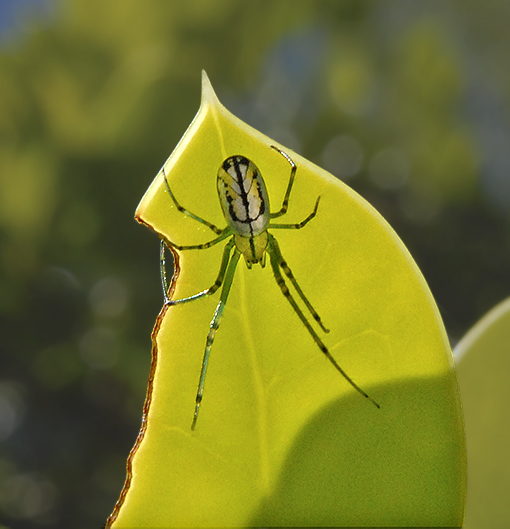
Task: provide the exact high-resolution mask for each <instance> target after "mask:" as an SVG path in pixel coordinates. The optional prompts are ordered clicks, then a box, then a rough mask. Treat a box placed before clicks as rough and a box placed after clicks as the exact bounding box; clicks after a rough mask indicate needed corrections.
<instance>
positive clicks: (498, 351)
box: [454, 299, 510, 529]
mask: <svg viewBox="0 0 510 529" xmlns="http://www.w3.org/2000/svg"><path fill="white" fill-rule="evenodd" d="M454 352H455V363H456V365H457V374H458V377H459V385H460V391H461V395H462V405H463V408H464V419H465V423H466V443H467V455H468V470H469V480H468V491H467V492H468V494H467V505H466V524H465V527H466V528H467V529H476V528H478V527H484V528H487V529H492V528H497V527H505V525H507V523H508V492H509V491H510V458H509V457H508V447H509V446H510V422H509V420H508V415H509V412H508V410H509V408H510V384H509V381H508V379H509V376H510V299H506V300H505V301H503V302H501V303H500V304H499V305H497V306H496V307H494V308H493V309H492V310H491V311H490V312H489V313H488V314H486V315H485V316H484V317H483V318H482V319H481V320H480V321H479V322H477V323H476V324H475V325H474V327H473V328H472V329H470V331H469V332H468V333H467V334H466V336H465V337H464V338H463V339H462V340H461V341H460V342H459V343H458V345H457V346H456V348H455V351H454Z"/></svg>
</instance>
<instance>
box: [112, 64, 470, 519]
mask: <svg viewBox="0 0 510 529" xmlns="http://www.w3.org/2000/svg"><path fill="white" fill-rule="evenodd" d="M176 104H178V103H176ZM271 145H275V142H274V141H272V140H270V139H269V138H267V137H266V136H264V135H263V134H261V133H259V132H257V131H255V130H254V129H252V128H250V127H249V126H248V125H246V124H245V123H243V122H241V121H240V120H239V119H237V118H236V117H234V116H233V115H232V114H230V113H229V112H228V111H227V110H226V109H225V108H224V107H223V106H222V105H221V104H220V103H219V102H218V100H217V99H216V96H215V94H214V92H213V90H212V87H211V85H210V83H209V80H208V79H207V76H205V74H204V76H203V85H202V104H201V107H200V110H199V112H198V114H197V116H196V117H195V119H194V121H193V123H192V124H191V126H190V128H189V129H188V131H187V132H186V133H185V135H184V137H183V138H182V140H181V142H180V143H179V145H178V146H177V148H176V149H175V151H174V152H173V153H172V155H171V156H170V158H169V159H168V160H167V162H166V163H165V166H164V167H165V172H166V174H167V175H168V181H169V183H170V186H171V188H172V192H173V193H174V194H175V196H176V197H177V199H178V200H179V202H180V203H181V204H182V205H183V206H184V207H186V208H188V209H189V210H191V211H192V212H193V213H194V214H195V215H199V216H200V217H202V218H205V219H207V220H208V221H209V222H212V223H214V224H215V225H217V226H219V227H224V226H225V225H226V221H225V219H224V218H223V216H222V213H221V209H220V204H219V201H218V197H217V193H216V174H217V171H218V168H219V167H220V165H221V163H222V162H223V160H224V159H225V158H227V157H228V156H232V155H235V154H242V155H244V156H246V157H248V158H249V159H251V160H253V161H254V162H255V163H256V165H257V166H258V168H259V169H260V171H261V173H262V174H263V175H264V178H265V181H266V184H267V186H268V190H269V196H270V200H271V210H272V211H277V210H278V209H279V208H280V206H281V204H282V200H283V196H284V193H285V189H286V186H287V182H288V179H289V164H288V163H287V161H286V160H285V159H284V158H283V157H282V156H281V155H280V154H279V153H277V152H276V151H275V150H273V149H271V148H270V146H271ZM282 149H283V150H285V151H286V152H288V153H289V154H290V155H291V156H292V158H293V159H294V161H295V162H296V164H297V174H296V181H295V185H294V188H293V191H292V195H291V198H290V206H289V210H288V212H287V214H286V215H285V216H284V217H281V219H282V220H281V222H289V223H295V222H299V221H302V220H303V219H304V218H306V217H307V215H309V214H310V213H311V212H312V210H313V207H314V204H315V201H316V198H317V197H318V196H319V195H320V196H321V202H320V206H319V210H318V212H317V215H316V217H315V218H314V219H313V220H311V221H310V222H309V224H307V225H306V226H305V227H304V228H303V229H300V230H274V231H273V234H274V235H275V237H276V238H277V240H278V241H279V243H280V247H281V250H282V253H283V256H284V257H285V259H286V261H287V263H288V265H289V266H290V267H291V269H292V271H293V272H294V275H295V277H296V278H297V280H298V282H299V284H300V286H301V287H302V289H303V291H304V292H305V294H306V295H307V296H308V298H309V299H310V301H311V303H312V304H313V305H314V307H315V308H316V309H317V311H318V312H319V314H320V315H321V317H322V319H323V321H324V322H325V325H326V326H327V327H329V328H330V329H331V332H330V333H329V334H325V333H323V332H322V331H320V329H318V330H317V332H318V333H320V336H321V337H322V338H323V340H324V342H325V344H326V345H327V347H328V348H329V349H330V351H331V353H332V354H333V356H334V357H335V358H336V360H337V361H338V363H339V364H340V365H341V366H342V368H343V369H345V371H346V372H347V373H348V374H349V376H351V377H352V378H353V380H354V381H355V382H356V383H357V384H359V385H360V386H361V387H362V388H363V389H364V390H365V391H366V392H367V393H369V394H370V396H371V397H373V398H374V399H375V400H376V401H377V402H378V403H379V404H380V406H381V408H380V409H377V408H376V407H375V406H374V405H372V404H371V403H370V402H369V401H368V400H367V399H365V398H363V397H362V396H361V395H360V394H359V393H358V392H356V391H355V390H354V389H353V388H352V386H350V385H349V384H348V383H347V381H346V380H345V379H344V378H343V377H342V376H341V375H340V374H339V373H338V372H337V371H336V370H335V368H334V367H333V366H332V364H331V363H330V362H329V361H328V360H327V359H326V358H325V356H324V355H323V354H322V352H321V351H320V350H319V348H318V347H317V345H316V344H315V343H314V341H313V340H312V338H311V336H310V335H309V333H308V332H307V330H306V328H305V327H304V326H303V324H302V322H301V321H300V320H299V319H298V317H297V315H296V313H295V312H294V311H293V309H292V307H291V306H290V304H289V303H288V301H287V300H286V299H285V297H284V296H283V295H282V293H281V291H280V288H279V287H278V285H277V283H276V281H275V279H274V277H273V274H272V271H271V268H270V266H269V265H268V266H266V267H265V268H261V267H260V266H258V265H254V266H253V268H252V269H251V270H248V269H247V267H246V266H245V264H244V262H242V260H241V261H240V262H239V264H238V267H237V271H236V276H235V279H234V283H233V287H232V290H231V292H230V297H229V299H228V303H227V306H226V309H225V313H224V316H223V319H222V321H221V326H220V328H219V330H218V332H217V334H216V341H215V343H214V346H213V348H212V353H211V359H210V363H209V370H208V373H207V379H206V383H205V392H204V399H203V401H202V407H201V411H200V416H199V419H198V423H197V427H196V430H195V431H191V428H190V427H191V420H192V417H193V411H194V403H195V395H196V391H197V383H198V376H199V373H200V367H201V362H202V355H203V351H204V346H205V340H206V335H207V333H208V329H209V324H210V321H211V319H212V316H213V313H214V311H215V307H216V304H217V302H218V297H219V296H218V293H217V294H216V295H215V296H212V297H210V298H204V299H200V300H196V301H193V302H191V303H187V304H182V305H177V306H172V307H168V308H163V310H162V312H161V314H160V317H159V319H158V321H157V323H156V328H155V332H154V348H153V378H152V377H151V382H150V384H149V391H148V398H147V402H146V411H147V416H146V418H144V421H145V419H146V421H147V422H146V423H145V422H144V427H145V425H146V426H147V428H146V430H144V428H142V433H141V435H140V437H139V446H138V445H137V449H136V450H135V451H134V452H133V456H132V458H131V463H132V469H131V468H130V469H129V478H128V482H127V485H126V487H125V488H124V491H123V494H122V496H121V500H120V501H119V504H118V506H117V507H116V510H115V512H114V514H113V515H112V517H111V518H110V520H109V521H110V523H113V527H115V528H121V527H243V526H279V525H287V526H299V525H305V526H320V525H322V526H339V525H347V526H355V525H376V526H389V525H404V526H408V525H409V526H418V525H422V526H423V525H425V526H433V525H436V526H455V525H460V524H461V522H462V518H463V509H464V495H465V451H464V433H463V424H462V416H461V411H460V402H459V396H458V388H457V382H456V377H455V373H454V367H453V361H452V356H451V351H450V348H449V345H448V341H447V338H446V335H445V332H444V329H443V325H442V322H441V319H440V316H439V314H438V311H437V308H436V305H435V303H434V300H433V299H432V296H431V294H430V292H429V289H428V287H427V285H426V283H425V281H424V279H423V277H422V275H421V274H420V272H419V270H418V268H417V266H416V264H415V263H414V261H413V260H412V258H411V257H410V255H409V253H408V252H407V250H406V248H405V247H404V246H403V244H402V242H401V241H400V240H399V238H398V237H397V235H396V234H395V233H394V232H393V230H392V229H391V228H390V227H389V226H388V224H387V223H386V222H385V221H384V220H383V219H382V217H381V216H380V215H379V214H378V213H377V212H376V211H375V210H374V209H373V208H372V207H371V206H370V205H369V204H367V203H366V202H365V201H364V200H363V199H362V198H360V197H359V196H358V195H357V194H356V193H354V192H353V191H352V190H351V189H349V188H348V187H347V186H345V185H344V184H343V183H341V182H339V181H338V180H337V179H335V178H334V177H333V176H331V175H330V174H328V173H326V172H325V171H323V170H322V169H320V168H318V167H316V166H315V165H313V164H312V163H310V162H308V161H307V160H305V159H304V158H302V157H301V156H299V155H297V154H295V153H293V152H290V151H288V150H287V149H285V148H284V147H283V146H282ZM136 217H137V219H138V220H139V221H140V222H142V223H144V224H146V225H148V226H150V227H151V228H152V229H154V231H156V232H157V233H161V234H163V235H164V236H165V237H166V238H167V239H169V240H170V241H173V242H174V243H176V244H179V245H190V244H200V243H204V242H206V241H208V240H211V239H213V238H214V237H215V235H214V234H213V233H212V231H210V230H209V229H208V228H207V227H205V226H204V225H203V224H200V223H199V222H197V221H196V220H194V219H193V218H190V217H189V216H185V215H183V213H181V212H179V211H178V210H177V208H176V207H175V206H174V204H173V202H172V200H171V198H170V197H169V195H168V192H167V191H166V188H165V184H164V180H163V177H162V173H160V174H158V176H157V177H156V179H155V181H154V182H153V183H152V185H151V186H150V188H149V189H148V191H147V193H146V195H145V196H144V198H143V199H142V202H141V203H140V205H139V207H138V210H137V213H136ZM279 222H280V220H279ZM224 245H225V243H221V244H219V245H217V246H213V247H212V248H209V249H207V250H189V251H183V252H179V253H178V255H177V254H176V258H177V269H178V271H179V273H178V275H177V276H175V277H174V280H175V281H174V284H173V287H174V288H175V290H174V292H173V298H174V299H179V298H182V297H186V296H190V295H193V294H196V293H197V292H199V291H202V290H204V289H206V288H207V287H209V286H211V285H212V284H213V283H214V281H215V278H216V276H217V273H218V270H219V268H220V261H221V256H222V247H224ZM313 324H314V325H315V322H314V323H313ZM131 478H132V479H131Z"/></svg>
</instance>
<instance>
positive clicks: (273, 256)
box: [268, 235, 380, 408]
mask: <svg viewBox="0 0 510 529" xmlns="http://www.w3.org/2000/svg"><path fill="white" fill-rule="evenodd" d="M276 244H277V243H276V239H275V238H274V237H273V236H271V235H270V238H269V243H268V252H269V258H270V261H271V267H272V268H273V273H274V277H275V279H276V282H277V283H278V286H279V287H280V289H281V291H282V294H283V295H284V296H285V297H286V298H287V300H288V302H289V303H290V304H291V305H292V308H293V309H294V312H295V313H296V314H297V315H298V317H299V319H300V320H301V321H302V322H303V325H304V326H305V327H306V329H307V330H308V332H309V333H310V335H311V336H312V338H313V339H314V341H315V343H316V344H317V346H318V347H319V349H320V350H321V351H322V352H323V353H324V354H325V355H326V358H327V359H328V360H329V361H330V362H331V363H332V364H333V365H334V366H335V368H336V370H337V371H338V372H339V373H340V374H341V375H342V376H343V377H344V378H345V380H347V382H349V384H350V385H351V386H352V387H353V388H354V389H355V390H356V391H358V392H359V393H361V394H362V395H363V396H364V397H365V398H367V399H368V400H369V401H370V402H371V403H372V404H373V405H374V406H376V407H377V408H380V406H379V404H377V402H376V401H375V400H374V399H373V398H372V397H370V396H369V395H368V394H367V393H365V392H364V391H363V390H362V389H361V388H360V387H359V386H358V385H357V384H356V383H355V382H354V381H353V380H352V379H351V377H350V376H349V375H348V374H347V373H346V372H345V371H344V370H343V369H342V368H341V367H340V366H339V365H338V364H337V362H336V360H335V359H334V358H333V356H332V355H331V353H330V352H329V350H328V348H327V347H326V346H325V345H324V343H323V342H322V340H321V339H320V338H319V336H318V335H317V333H316V332H315V331H314V330H313V327H312V326H311V325H310V323H309V321H308V320H307V319H306V317H305V315H304V314H303V312H302V311H301V309H300V308H299V306H298V304H297V303H296V301H295V299H294V298H293V297H292V294H291V293H290V291H289V289H288V287H287V285H286V284H285V279H284V278H283V276H282V274H281V272H280V266H282V263H281V253H280V252H279V249H277V246H276Z"/></svg>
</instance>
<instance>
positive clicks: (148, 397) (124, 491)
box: [104, 216, 181, 529]
mask: <svg viewBox="0 0 510 529" xmlns="http://www.w3.org/2000/svg"><path fill="white" fill-rule="evenodd" d="M135 220H136V221H137V222H139V223H140V224H142V225H144V226H147V227H148V228H149V229H150V230H151V231H155V230H154V228H153V227H152V226H151V225H150V224H148V223H146V222H145V221H143V220H142V219H141V218H139V217H136V216H135ZM156 233H157V232H156ZM158 235H159V234H158ZM167 248H168V249H169V250H170V251H171V252H172V255H173V258H174V273H173V275H172V279H171V281H170V286H169V289H168V295H169V297H170V298H171V297H172V294H173V292H174V290H175V285H176V282H177V278H178V277H179V274H180V272H181V268H180V265H179V255H178V254H177V252H176V251H175V250H174V249H173V248H172V247H171V246H167ZM167 310H168V305H163V307H162V309H161V311H160V313H159V314H158V317H157V318H156V323H155V324H154V329H153V330H152V334H151V340H152V360H151V367H150V372H149V380H148V382H147V394H146V396H145V403H144V405H143V414H142V425H141V427H140V432H139V433H138V436H137V438H136V441H135V444H134V445H133V448H132V449H131V451H130V452H129V455H128V458H127V462H126V480H125V481H124V486H123V487H122V491H121V493H120V496H119V499H118V500H117V503H116V504H115V507H114V509H113V512H112V513H111V514H110V516H109V517H108V519H107V520H106V524H105V526H104V527H105V529H109V528H110V527H111V526H112V524H113V523H114V522H115V520H116V519H117V517H118V515H119V512H120V509H121V508H122V505H123V504H124V500H125V498H126V495H127V493H128V491H129V487H130V486H131V479H132V477H133V472H132V466H133V459H134V457H135V455H136V452H137V451H138V448H139V447H140V445H141V444H142V441H143V439H144V436H145V432H146V430H147V423H148V417H149V410H150V406H151V402H152V390H153V387H154V374H155V373H156V366H157V363H158V344H157V341H156V338H157V336H158V333H159V329H160V327H161V322H162V321H163V318H164V317H165V314H166V311H167Z"/></svg>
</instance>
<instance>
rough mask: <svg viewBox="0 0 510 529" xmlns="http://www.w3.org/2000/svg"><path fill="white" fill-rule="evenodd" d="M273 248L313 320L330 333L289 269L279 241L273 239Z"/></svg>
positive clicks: (280, 264)
mask: <svg viewBox="0 0 510 529" xmlns="http://www.w3.org/2000/svg"><path fill="white" fill-rule="evenodd" d="M271 246H272V251H273V252H274V253H275V254H276V259H277V260H278V263H279V266H280V267H281V269H282V270H283V271H284V273H285V275H286V276H287V277H288V278H289V280H290V282H291V283H292V285H293V286H294V288H295V289H296V292H297V293H298V294H299V297H300V298H301V299H302V300H303V303H304V304H305V305H306V307H307V309H308V310H309V311H310V314H311V315H312V316H313V319H314V320H315V321H316V322H317V323H318V324H319V326H320V328H321V329H322V330H323V331H324V332H329V329H327V328H326V327H325V326H324V324H323V323H322V320H321V317H320V316H319V314H318V313H317V311H316V310H315V309H314V308H313V306H312V304H311V303H310V301H308V298H307V297H306V296H305V293H304V292H303V291H302V290H301V287H300V286H299V283H298V282H297V280H296V278H295V277H294V274H293V273H292V270H291V269H290V268H289V265H288V264H287V261H285V259H284V258H283V255H282V252H281V251H280V245H279V244H278V242H277V240H276V239H275V238H274V237H272V241H271Z"/></svg>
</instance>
